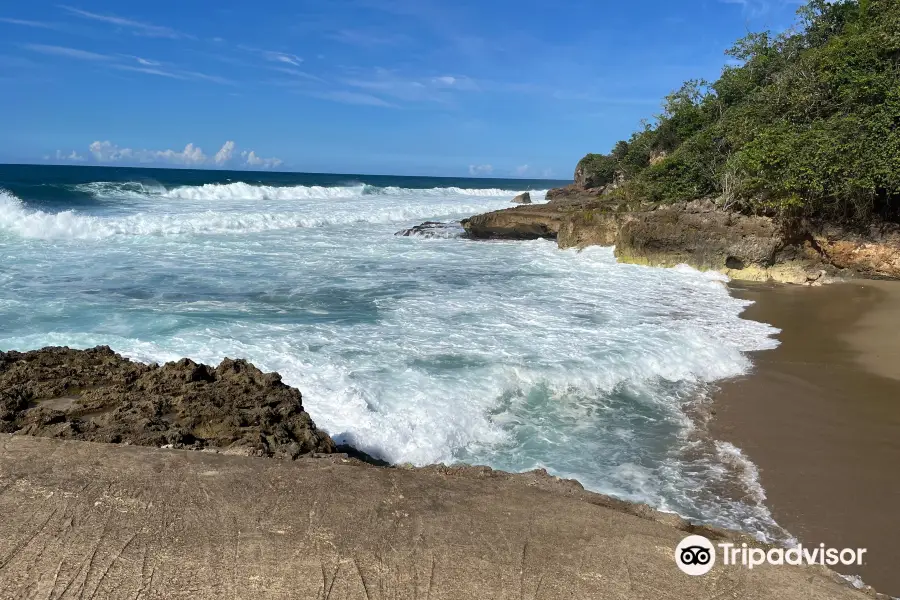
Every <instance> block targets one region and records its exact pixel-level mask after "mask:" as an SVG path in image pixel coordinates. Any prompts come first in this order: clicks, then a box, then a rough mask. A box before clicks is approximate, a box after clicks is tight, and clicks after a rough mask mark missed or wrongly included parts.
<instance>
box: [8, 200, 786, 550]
mask: <svg viewBox="0 0 900 600" xmlns="http://www.w3.org/2000/svg"><path fill="white" fill-rule="evenodd" d="M242 185H246V184H242ZM250 187H253V186H250ZM257 187H258V186H257ZM351 188H352V186H349V187H347V188H344V190H345V191H340V192H336V193H339V194H348V193H350V192H349V191H346V190H349V189H351ZM178 189H180V188H176V189H174V190H167V191H165V192H160V191H159V190H155V191H151V192H150V193H145V192H139V193H140V194H144V195H145V196H146V198H148V199H150V200H147V201H145V200H140V201H137V200H135V201H134V203H133V204H129V202H123V203H121V206H117V210H116V211H115V212H113V211H108V212H104V211H106V210H107V209H106V208H104V207H105V206H106V205H107V203H100V204H102V205H103V206H101V207H100V208H98V209H97V210H96V211H95V212H93V213H91V214H86V213H79V212H72V211H66V212H61V213H56V214H51V213H47V212H42V211H38V210H33V209H30V208H28V207H27V206H24V205H23V204H22V202H21V201H20V200H19V199H18V198H15V197H14V196H12V195H11V194H8V193H3V194H0V241H2V242H3V243H5V244H6V247H7V248H12V250H11V251H12V252H15V253H16V254H15V256H16V260H14V261H10V262H9V263H8V264H7V265H6V270H5V272H3V273H2V274H0V275H2V276H3V277H4V278H5V279H3V281H2V283H3V285H2V286H0V323H4V324H5V325H3V326H2V327H0V348H3V349H7V348H19V349H25V348H34V347H40V346H43V345H48V344H54V345H59V344H64V345H72V346H75V347H87V346H92V345H95V344H109V345H110V346H112V347H113V348H114V349H116V350H117V351H120V352H123V353H124V354H126V355H128V356H131V357H134V358H137V359H140V360H146V361H162V360H173V359H175V358H179V357H182V356H189V357H191V358H194V359H196V360H202V361H205V362H211V363H216V362H218V361H220V360H221V359H222V358H224V357H225V356H230V357H242V358H247V359H250V360H252V361H253V362H255V363H256V364H258V365H259V366H260V367H261V368H264V369H268V370H275V371H279V372H280V373H282V375H283V376H284V379H285V381H286V382H287V383H289V384H292V385H295V386H297V387H298V388H299V389H300V390H301V391H302V392H303V397H304V405H305V406H306V408H307V409H308V410H309V412H310V414H311V415H312V416H313V418H314V419H315V421H316V423H317V424H318V425H320V426H322V427H324V428H325V429H326V430H327V431H328V432H329V433H331V434H332V435H334V436H335V437H336V438H338V439H339V440H346V441H349V442H352V443H353V444H355V445H357V446H358V447H359V448H361V449H363V450H365V451H368V452H371V453H373V454H375V455H378V456H381V457H383V458H386V459H388V460H391V461H395V462H412V463H415V464H426V463H431V462H453V461H460V460H462V461H467V462H477V463H487V464H491V465H493V466H495V467H498V468H506V469H512V470H524V469H530V468H536V467H545V468H548V469H550V470H551V471H552V472H554V473H557V474H560V475H565V476H569V477H575V478H576V479H579V480H580V481H582V483H584V484H585V485H586V486H587V487H589V488H590V489H594V490H597V491H600V492H605V493H611V494H615V495H617V496H620V497H623V498H627V499H631V500H638V501H645V502H648V503H650V504H652V505H654V506H657V507H659V508H662V509H666V510H672V511H676V512H679V513H681V514H685V515H686V516H689V517H692V518H699V517H702V518H704V519H706V520H712V521H713V522H715V523H717V524H719V525H724V526H731V527H738V528H744V529H747V530H751V531H755V532H757V533H759V534H760V535H762V536H763V537H774V536H773V535H772V531H773V530H774V529H775V526H774V524H773V523H771V518H770V516H769V517H767V516H766V514H765V513H762V512H760V508H759V503H760V501H761V500H760V498H761V497H762V492H761V488H757V487H755V486H756V485H758V482H756V480H755V473H754V472H753V470H752V469H751V468H750V467H748V466H747V465H746V464H744V463H743V462H741V460H739V458H742V457H740V456H738V454H737V453H736V452H732V451H730V449H729V448H727V447H722V448H719V449H718V450H717V449H716V448H712V449H711V451H709V452H707V453H705V454H703V456H701V457H700V458H696V459H695V458H691V459H688V458H685V456H686V455H685V454H684V451H685V449H686V448H690V447H691V444H692V443H693V442H692V441H691V439H690V437H689V435H687V433H689V432H690V427H691V424H690V420H689V419H688V418H687V416H686V414H685V406H686V405H688V404H689V403H690V402H692V401H694V400H695V399H696V398H697V397H698V396H702V394H704V393H705V389H706V387H707V386H708V385H709V384H710V383H711V382H715V381H716V380H719V379H722V378H724V377H730V376H734V375H738V374H741V373H744V372H746V371H747V370H748V369H749V368H750V366H751V364H750V361H749V359H748V358H747V356H746V354H745V353H746V352H748V351H753V350H762V349H765V348H771V347H774V345H775V344H776V341H775V340H774V339H772V337H771V335H772V334H773V333H775V330H774V329H773V328H771V327H769V326H767V325H765V324H762V323H755V322H752V321H747V320H744V319H741V318H740V313H741V311H742V310H743V308H744V307H745V306H746V304H747V302H746V301H743V300H738V299H735V298H732V297H730V296H729V294H728V291H727V289H726V288H725V286H724V285H723V282H722V277H721V276H718V275H716V274H711V273H700V272H698V271H696V270H693V269H690V268H687V267H679V268H675V269H652V268H646V267H639V266H634V265H621V264H617V263H616V261H615V258H614V256H613V253H612V250H611V249H610V248H596V247H594V248H588V249H586V250H584V251H583V252H580V253H579V252H575V251H560V250H558V249H557V247H556V245H555V244H554V243H552V242H549V241H543V240H538V241H533V242H522V243H512V242H498V243H490V244H480V243H474V242H467V241H465V240H459V239H429V240H425V239H417V238H410V237H395V236H394V235H393V234H394V232H395V231H396V230H397V229H400V228H402V227H407V226H409V225H413V224H416V223H417V222H420V221H423V220H451V219H454V218H459V217H461V216H466V215H469V214H473V213H477V212H482V211H485V210H492V209H495V208H504V207H507V206H509V198H511V196H512V194H513V192H511V191H510V192H504V193H496V194H494V193H485V194H475V193H471V194H470V193H460V192H457V191H449V192H448V191H447V190H446V189H444V190H442V191H440V192H435V191H433V190H416V191H410V190H406V189H402V188H398V189H396V190H393V189H391V188H379V190H378V191H377V192H374V193H373V192H372V191H371V190H370V191H368V192H367V191H366V190H365V188H363V189H362V190H361V191H359V192H358V193H357V191H353V192H352V193H354V194H356V195H355V196H352V197H343V196H334V197H332V196H328V197H324V196H325V194H322V196H323V197H314V196H315V194H314V193H313V192H311V190H312V189H313V188H312V187H303V188H302V189H303V190H305V191H304V192H303V193H304V194H306V196H305V197H302V198H301V197H296V196H295V197H291V198H281V197H276V196H272V195H267V194H268V193H269V192H264V193H261V195H260V196H259V197H258V198H257V199H256V200H254V201H253V202H251V203H248V202H247V200H248V198H246V197H241V195H240V194H238V193H237V191H236V190H238V189H240V188H239V187H236V186H235V184H225V185H220V186H211V187H204V186H198V187H195V188H190V189H191V190H192V191H191V192H190V193H186V192H178V193H182V194H183V195H182V196H179V197H170V196H168V195H167V194H172V193H173V192H176V190H178ZM273 189H278V188H273ZM281 189H290V190H293V192H291V193H294V194H296V193H297V189H299V188H281ZM323 189H325V188H323ZM353 189H354V190H355V189H356V188H353ZM198 190H202V192H201V191H198ZM224 190H227V191H224ZM257 191H259V190H257ZM468 191H471V190H468ZM463 192H466V190H463ZM229 194H230V195H229ZM129 207H131V208H129ZM129 210H131V212H128V211H129ZM123 211H124V212H123ZM213 234H221V235H213ZM10 235H12V236H13V237H12V239H10V238H9V236H10ZM23 238H28V242H27V243H21V240H22V239H23ZM73 239H77V240H79V241H78V242H77V243H75V242H72V241H71V240H73ZM43 240H52V241H51V242H49V243H47V242H44V241H43ZM10 283H13V284H18V285H10ZM23 305H27V306H28V309H29V316H30V319H29V321H28V324H27V325H26V324H22V325H17V323H20V322H21V319H20V318H18V317H20V315H19V314H18V313H19V312H21V310H22V308H21V307H22V306H23ZM723 448H724V450H723ZM727 473H732V474H733V473H737V474H738V475H734V476H733V475H729V476H728V477H726V476H725V474H727ZM723 478H725V479H727V480H728V481H731V480H734V481H737V482H738V484H741V485H744V486H745V487H746V489H747V496H748V498H747V500H746V501H744V502H742V501H739V500H738V501H734V502H729V503H718V504H717V502H718V497H717V496H716V494H715V493H714V491H705V490H706V488H705V486H707V485H708V484H709V482H716V481H719V480H720V479H723Z"/></svg>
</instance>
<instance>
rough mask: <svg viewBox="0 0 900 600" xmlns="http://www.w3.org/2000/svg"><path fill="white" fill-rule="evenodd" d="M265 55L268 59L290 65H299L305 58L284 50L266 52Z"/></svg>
mask: <svg viewBox="0 0 900 600" xmlns="http://www.w3.org/2000/svg"><path fill="white" fill-rule="evenodd" d="M263 56H265V57H266V59H267V60H270V61H272V62H279V63H285V64H288V65H294V66H295V67H299V66H300V63H302V62H303V59H302V58H300V57H299V56H296V55H294V54H286V53H284V52H265V53H263Z"/></svg>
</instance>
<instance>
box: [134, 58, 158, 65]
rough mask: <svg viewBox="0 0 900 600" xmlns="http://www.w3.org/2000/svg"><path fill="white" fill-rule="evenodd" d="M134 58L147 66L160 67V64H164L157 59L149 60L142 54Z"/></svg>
mask: <svg viewBox="0 0 900 600" xmlns="http://www.w3.org/2000/svg"><path fill="white" fill-rule="evenodd" d="M134 60H136V61H138V62H139V63H140V64H142V65H144V66H145V67H158V66H160V64H162V63H159V62H157V61H155V60H147V59H146V58H141V57H140V56H135V57H134Z"/></svg>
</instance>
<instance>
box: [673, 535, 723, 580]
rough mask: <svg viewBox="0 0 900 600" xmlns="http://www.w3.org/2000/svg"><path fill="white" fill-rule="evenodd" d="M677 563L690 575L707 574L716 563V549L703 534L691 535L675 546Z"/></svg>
mask: <svg viewBox="0 0 900 600" xmlns="http://www.w3.org/2000/svg"><path fill="white" fill-rule="evenodd" d="M675 564H677V565H678V568H679V569H681V570H682V571H684V572H685V573H687V574H688V575H706V574H707V573H709V570H710V569H712V568H713V565H715V564H716V549H715V548H713V545H712V542H710V541H709V540H708V539H706V538H705V537H703V536H702V535H689V536H687V537H686V538H684V539H683V540H681V543H679V544H678V547H676V548H675Z"/></svg>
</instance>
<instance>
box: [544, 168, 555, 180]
mask: <svg viewBox="0 0 900 600" xmlns="http://www.w3.org/2000/svg"><path fill="white" fill-rule="evenodd" d="M541 175H542V176H543V177H544V178H545V179H552V178H553V176H554V173H553V169H544V172H543V173H541Z"/></svg>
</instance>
